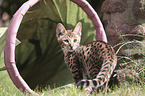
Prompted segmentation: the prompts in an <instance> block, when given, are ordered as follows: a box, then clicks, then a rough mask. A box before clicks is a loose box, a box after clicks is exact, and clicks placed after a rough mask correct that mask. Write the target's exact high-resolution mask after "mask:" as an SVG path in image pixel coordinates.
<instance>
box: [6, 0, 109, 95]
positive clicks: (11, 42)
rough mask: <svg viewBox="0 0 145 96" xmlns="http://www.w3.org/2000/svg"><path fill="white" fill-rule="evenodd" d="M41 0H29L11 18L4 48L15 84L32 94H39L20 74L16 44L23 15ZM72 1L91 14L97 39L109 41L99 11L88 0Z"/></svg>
mask: <svg viewBox="0 0 145 96" xmlns="http://www.w3.org/2000/svg"><path fill="white" fill-rule="evenodd" d="M38 1H39V0H29V1H27V2H26V3H24V4H23V5H22V6H21V7H20V8H19V10H18V11H17V12H16V13H15V14H14V15H13V18H12V20H11V23H10V25H9V27H8V29H7V34H6V42H5V43H6V44H5V49H4V60H5V66H6V69H7V72H8V74H9V76H10V78H11V80H12V81H13V83H14V84H15V86H16V87H17V88H18V89H20V90H21V91H22V92H29V93H32V94H37V93H35V92H34V91H33V90H31V89H30V87H29V86H28V85H27V83H26V82H25V81H24V80H23V78H22V77H21V75H20V74H19V71H18V69H17V67H16V63H15V45H16V36H17V31H18V29H19V26H20V23H21V21H22V19H23V15H24V14H25V13H26V12H27V10H28V9H29V8H30V7H31V6H33V5H34V4H36V3H37V2H38ZM71 1H72V2H74V3H76V4H77V5H78V6H80V7H81V8H82V9H83V10H84V11H85V12H86V14H87V15H88V16H89V18H90V19H91V20H92V22H93V24H94V26H95V29H96V37H97V40H101V41H104V42H106V43H107V38H106V34H105V31H104V28H103V25H102V23H101V21H100V19H99V17H98V15H97V13H96V12H95V11H94V9H93V8H92V7H91V6H90V5H89V3H88V2H87V1H86V0H71ZM37 95H38V94H37Z"/></svg>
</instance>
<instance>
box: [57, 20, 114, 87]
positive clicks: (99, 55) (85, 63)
mask: <svg viewBox="0 0 145 96" xmlns="http://www.w3.org/2000/svg"><path fill="white" fill-rule="evenodd" d="M81 27H82V24H81V23H80V22H79V23H78V24H77V25H76V27H75V28H74V30H66V29H65V28H64V26H63V25H62V24H61V23H59V24H58V25H57V28H56V37H57V40H58V42H59V44H60V46H61V48H62V50H63V52H64V60H65V63H66V64H67V66H68V68H69V69H70V71H71V72H72V74H73V78H74V81H75V83H76V85H77V86H81V88H83V87H92V88H95V89H97V88H98V87H100V86H102V85H103V84H104V83H105V82H106V81H108V80H109V78H110V77H111V75H112V73H113V70H114V69H115V67H116V63H117V58H116V54H115V52H114V49H113V48H112V46H111V45H108V44H106V43H104V42H99V41H96V42H92V43H90V44H87V45H80V39H81ZM83 77H86V79H83Z"/></svg>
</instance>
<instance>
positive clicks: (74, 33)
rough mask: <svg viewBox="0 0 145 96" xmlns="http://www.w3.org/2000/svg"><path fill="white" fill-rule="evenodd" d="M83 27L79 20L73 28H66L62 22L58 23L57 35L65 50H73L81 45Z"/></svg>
mask: <svg viewBox="0 0 145 96" xmlns="http://www.w3.org/2000/svg"><path fill="white" fill-rule="evenodd" d="M81 29H82V24H81V22H79V23H78V24H77V25H76V26H75V28H74V29H73V30H66V29H65V28H64V26H63V25H62V24H61V23H58V25H57V27H56V37H57V40H58V42H59V44H60V46H61V47H62V49H63V51H64V52H68V51H69V52H73V51H75V50H76V49H77V48H78V47H79V45H80V40H81Z"/></svg>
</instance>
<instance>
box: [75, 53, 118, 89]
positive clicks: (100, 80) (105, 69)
mask: <svg viewBox="0 0 145 96" xmlns="http://www.w3.org/2000/svg"><path fill="white" fill-rule="evenodd" d="M116 64H117V57H116V55H114V56H113V58H112V59H106V60H104V62H103V65H102V68H101V69H100V72H99V73H98V75H97V76H96V78H95V79H93V80H81V81H79V82H78V83H77V86H81V88H83V87H88V86H90V87H92V88H95V89H97V88H98V87H100V86H102V85H103V84H104V83H105V82H106V81H107V80H109V79H110V77H111V75H112V73H113V71H114V69H115V67H116Z"/></svg>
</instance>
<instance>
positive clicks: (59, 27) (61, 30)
mask: <svg viewBox="0 0 145 96" xmlns="http://www.w3.org/2000/svg"><path fill="white" fill-rule="evenodd" d="M65 32H66V29H65V28H64V26H63V25H62V24H61V23H58V24H57V27H56V37H57V38H58V37H60V36H63V34H64V33H65Z"/></svg>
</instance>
